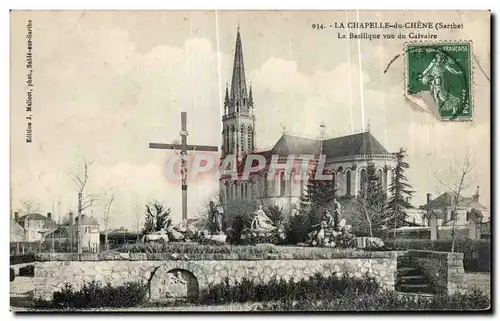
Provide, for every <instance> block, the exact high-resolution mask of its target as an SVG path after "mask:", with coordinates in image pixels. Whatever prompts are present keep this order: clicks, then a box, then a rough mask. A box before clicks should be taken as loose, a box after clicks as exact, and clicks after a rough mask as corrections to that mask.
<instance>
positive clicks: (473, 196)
mask: <svg viewBox="0 0 500 321" xmlns="http://www.w3.org/2000/svg"><path fill="white" fill-rule="evenodd" d="M472 198H473V199H474V200H475V201H476V202H479V186H477V187H476V192H475V193H474V195H472Z"/></svg>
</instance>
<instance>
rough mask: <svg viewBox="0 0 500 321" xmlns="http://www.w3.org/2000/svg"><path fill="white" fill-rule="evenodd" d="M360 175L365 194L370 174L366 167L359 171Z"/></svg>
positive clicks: (361, 186)
mask: <svg viewBox="0 0 500 321" xmlns="http://www.w3.org/2000/svg"><path fill="white" fill-rule="evenodd" d="M359 176H360V178H361V179H360V186H359V187H360V190H361V191H363V194H364V195H366V190H367V188H368V174H367V173H366V169H364V168H363V169H361V170H360V171H359Z"/></svg>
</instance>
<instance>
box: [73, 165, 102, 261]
mask: <svg viewBox="0 0 500 321" xmlns="http://www.w3.org/2000/svg"><path fill="white" fill-rule="evenodd" d="M92 163H93V161H88V160H84V161H83V169H82V170H81V171H79V172H70V173H68V177H69V179H71V181H72V182H73V183H74V184H75V187H76V192H77V198H78V210H77V217H78V220H77V231H78V233H77V234H78V238H77V241H78V253H82V245H81V243H82V242H81V234H82V233H81V232H80V221H81V217H82V213H83V211H85V210H86V209H88V208H89V207H91V206H93V205H94V204H95V203H96V201H97V200H98V196H97V195H94V194H87V193H86V191H85V189H86V188H87V185H88V182H89V167H90V166H91V165H92Z"/></svg>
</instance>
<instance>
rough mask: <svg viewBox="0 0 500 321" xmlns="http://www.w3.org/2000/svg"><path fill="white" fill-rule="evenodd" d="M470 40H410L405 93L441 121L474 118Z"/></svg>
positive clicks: (406, 49) (407, 49) (407, 53)
mask: <svg viewBox="0 0 500 321" xmlns="http://www.w3.org/2000/svg"><path fill="white" fill-rule="evenodd" d="M471 47H472V46H471V43H470V42H466V41H463V42H462V41H460V42H441V43H427V42H420V43H407V44H406V48H405V53H406V65H407V70H406V79H405V80H406V87H405V90H406V95H407V96H410V97H412V100H413V99H418V101H419V102H421V103H422V104H425V105H427V106H426V107H427V109H428V110H429V112H431V113H432V114H435V115H438V116H439V118H440V119H441V120H461V121H470V120H472V119H473V99H472V70H471V69H472V68H471V49H472V48H471Z"/></svg>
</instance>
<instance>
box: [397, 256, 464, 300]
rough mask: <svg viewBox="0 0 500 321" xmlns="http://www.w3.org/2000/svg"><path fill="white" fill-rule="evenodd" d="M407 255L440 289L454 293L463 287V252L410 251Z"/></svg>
mask: <svg viewBox="0 0 500 321" xmlns="http://www.w3.org/2000/svg"><path fill="white" fill-rule="evenodd" d="M405 256H407V257H410V259H411V261H412V262H413V263H414V264H415V265H416V266H418V267H419V268H420V269H422V271H423V272H424V274H425V276H427V277H428V278H429V280H430V281H431V282H432V283H433V284H434V286H435V287H436V289H437V290H438V291H441V292H445V293H448V294H453V293H455V292H459V291H461V289H462V288H463V282H464V278H465V272H464V264H463V258H464V254H463V253H449V252H432V251H408V252H406V254H405Z"/></svg>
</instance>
